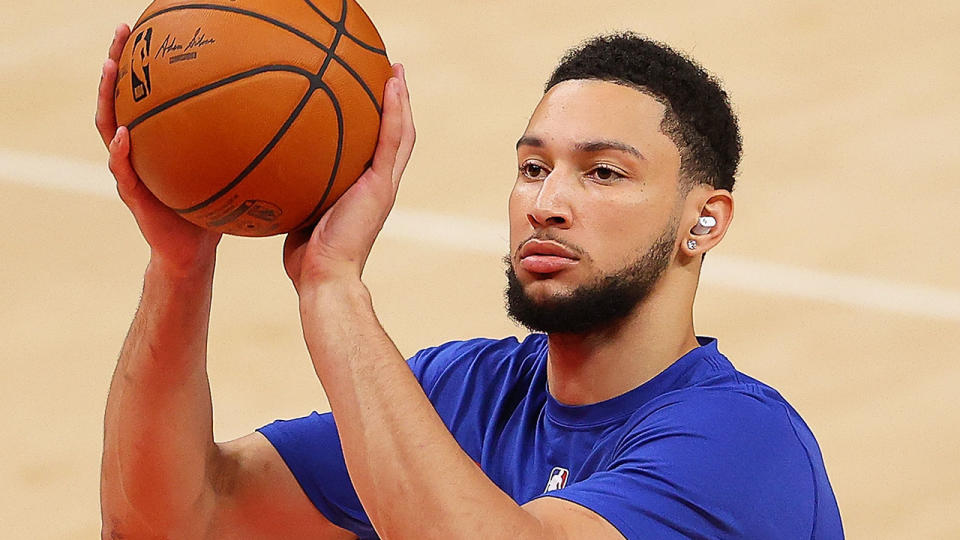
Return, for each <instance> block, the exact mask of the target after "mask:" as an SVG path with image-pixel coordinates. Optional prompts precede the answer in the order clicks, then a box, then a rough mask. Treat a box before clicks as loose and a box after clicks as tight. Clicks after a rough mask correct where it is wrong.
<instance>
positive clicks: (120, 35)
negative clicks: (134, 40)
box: [107, 24, 130, 62]
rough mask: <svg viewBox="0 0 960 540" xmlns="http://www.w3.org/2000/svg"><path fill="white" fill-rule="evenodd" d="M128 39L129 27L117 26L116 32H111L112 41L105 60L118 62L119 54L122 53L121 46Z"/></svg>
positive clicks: (124, 25)
mask: <svg viewBox="0 0 960 540" xmlns="http://www.w3.org/2000/svg"><path fill="white" fill-rule="evenodd" d="M128 39H130V27H129V26H127V25H126V24H120V25H118V26H117V28H116V30H114V31H113V41H112V42H111V43H110V51H109V52H108V53H107V58H109V59H111V60H113V61H114V62H119V61H120V53H122V52H123V46H124V45H126V44H127V40H128Z"/></svg>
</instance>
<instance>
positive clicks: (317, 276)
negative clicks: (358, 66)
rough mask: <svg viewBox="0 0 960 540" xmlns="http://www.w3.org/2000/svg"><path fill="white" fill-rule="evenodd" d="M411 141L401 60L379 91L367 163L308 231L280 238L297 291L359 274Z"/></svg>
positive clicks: (392, 196)
mask: <svg viewBox="0 0 960 540" xmlns="http://www.w3.org/2000/svg"><path fill="white" fill-rule="evenodd" d="M415 140H416V131H415V129H414V126H413V114H412V112H411V110H410V93H409V91H408V89H407V83H406V77H405V72H404V69H403V66H402V65H400V64H394V65H393V76H392V77H391V78H390V79H389V80H388V81H387V85H386V88H385V90H384V94H383V116H382V118H381V120H380V137H379V140H378V141H377V149H376V152H375V153H374V156H373V162H372V165H371V166H370V168H368V169H367V170H366V171H365V172H364V173H363V175H361V176H360V178H359V179H358V180H357V181H356V183H354V184H353V185H352V186H350V188H349V189H348V190H347V191H346V192H345V193H344V194H343V195H342V196H341V197H340V199H339V200H337V202H336V203H334V205H333V206H331V207H330V208H329V209H328V210H327V211H326V213H325V214H324V215H323V217H322V218H321V219H320V222H319V223H317V225H316V227H314V228H313V230H312V231H311V230H310V229H304V230H302V231H296V232H292V233H290V234H289V235H287V239H286V241H285V242H284V245H283V264H284V268H286V271H287V276H289V277H290V280H291V281H293V286H294V288H296V290H297V292H298V293H299V294H301V295H302V294H303V291H304V289H305V288H307V287H310V286H313V285H317V284H319V283H322V282H324V281H333V280H337V279H342V278H348V279H357V280H359V279H360V275H361V274H362V273H363V266H364V264H366V262H367V257H368V256H369V255H370V250H371V249H372V248H373V242H374V240H376V238H377V235H378V234H379V233H380V229H381V228H382V227H383V224H384V222H385V221H386V219H387V215H389V214H390V210H391V209H392V208H393V203H394V201H395V200H396V197H397V188H398V187H399V186H400V177H401V176H402V175H403V170H404V169H405V168H406V166H407V162H408V161H409V160H410V154H411V153H412V152H413V144H414V141H415Z"/></svg>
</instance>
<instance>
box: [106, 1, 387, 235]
mask: <svg viewBox="0 0 960 540" xmlns="http://www.w3.org/2000/svg"><path fill="white" fill-rule="evenodd" d="M390 73H391V71H390V63H389V61H388V60H387V54H386V51H385V49H384V45H383V41H382V40H381V38H380V35H379V34H378V33H377V30H376V28H375V27H374V25H373V23H372V22H371V21H370V19H369V18H368V17H367V15H366V14H365V13H364V12H363V10H362V9H361V8H360V6H359V5H357V3H356V2H355V1H354V0H304V1H293V0H206V1H204V2H203V3H200V2H189V1H186V2H185V1H182V0H181V1H174V0H158V1H156V2H153V3H152V4H151V5H150V6H149V7H148V8H147V9H146V11H144V13H143V14H142V15H141V16H140V18H139V19H138V20H137V22H136V24H135V25H134V26H133V29H132V33H131V35H130V39H129V40H128V41H127V43H126V45H125V47H124V50H123V53H122V55H121V57H120V62H119V72H118V75H117V86H116V92H115V97H116V114H117V122H118V124H119V125H124V126H127V128H128V129H129V131H130V159H131V161H132V163H133V167H134V169H135V170H136V171H137V174H138V175H139V176H140V178H141V180H142V181H143V182H144V184H145V185H146V186H147V188H148V189H150V191H151V192H153V194H154V195H156V197H157V198H158V199H160V201H161V202H163V203H164V204H165V205H167V206H169V207H170V208H172V209H173V210H175V211H176V212H177V213H178V214H180V215H181V216H183V217H184V218H185V219H187V220H189V221H191V222H193V223H195V224H197V225H199V226H201V227H205V228H207V229H212V230H216V231H220V232H223V233H227V234H235V235H242V236H270V235H274V234H281V233H285V232H289V231H293V230H297V229H301V228H304V227H307V226H310V225H312V224H314V223H316V222H317V220H319V218H320V216H321V215H322V214H323V212H324V211H325V210H326V209H327V208H329V207H330V206H331V205H332V204H333V203H334V202H335V201H336V200H337V198H338V197H339V196H340V195H341V194H342V193H343V192H344V191H346V189H347V188H348V187H350V185H351V184H352V183H353V182H354V181H355V180H356V179H357V178H358V177H359V176H360V175H361V174H362V173H363V171H364V169H365V168H366V167H367V165H368V163H369V162H370V160H371V159H372V157H373V152H374V149H375V147H376V143H377V136H378V133H379V127H380V112H381V105H382V102H383V91H384V85H385V84H386V81H387V80H388V79H389V77H390Z"/></svg>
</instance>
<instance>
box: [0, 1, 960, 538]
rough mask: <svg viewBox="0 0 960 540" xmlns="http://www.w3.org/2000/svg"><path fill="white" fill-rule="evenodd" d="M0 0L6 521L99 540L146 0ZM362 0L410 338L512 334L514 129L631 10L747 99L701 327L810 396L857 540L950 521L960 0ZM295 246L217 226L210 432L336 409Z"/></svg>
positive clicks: (0, 491) (129, 295)
mask: <svg viewBox="0 0 960 540" xmlns="http://www.w3.org/2000/svg"><path fill="white" fill-rule="evenodd" d="M2 2H3V9H2V12H3V14H4V15H3V17H2V18H0V201H2V211H0V300H2V303H0V367H2V369H3V376H2V379H0V381H2V382H0V407H2V411H3V417H4V419H5V420H4V422H5V429H4V432H5V442H4V443H3V452H2V455H3V459H0V478H2V482H0V486H2V487H0V522H2V523H4V527H3V529H4V532H3V533H0V536H3V537H8V538H38V539H44V538H70V539H72V538H78V539H79V538H95V537H97V535H98V534H99V532H98V531H99V503H98V474H99V454H100V448H101V440H102V414H103V407H104V403H105V399H106V393H107V386H108V383H109V379H110V376H111V373H112V371H113V368H114V365H115V361H116V355H117V353H118V351H119V348H120V344H121V342H122V340H123V338H124V335H125V333H126V330H127V327H128V325H129V322H130V319H131V317H132V316H133V313H134V310H135V308H136V305H137V301H138V298H139V292H140V285H141V279H142V275H143V269H144V266H145V264H146V261H147V257H148V251H147V248H146V245H145V244H144V243H143V241H142V240H141V238H140V236H139V233H138V231H137V228H136V226H135V224H134V222H133V220H132V218H131V217H130V215H129V214H128V213H127V211H126V209H125V208H124V206H123V205H122V204H121V203H120V201H119V199H117V198H116V196H115V192H114V187H113V180H112V177H111V176H110V174H109V172H108V171H107V168H106V156H107V154H106V151H105V150H104V148H103V147H102V145H101V142H100V140H99V138H98V136H97V134H96V131H95V129H94V126H93V115H94V109H95V99H94V98H95V92H96V86H97V81H98V78H99V73H100V66H101V64H102V62H103V60H104V58H105V57H106V51H107V47H108V45H109V42H110V38H111V36H112V33H113V28H114V27H115V25H116V24H117V23H118V22H122V21H125V22H133V21H134V20H135V19H136V17H137V16H138V14H139V13H140V11H141V10H142V9H143V8H144V7H145V2H143V1H141V0H103V1H100V2H95V3H88V2H67V1H64V0H52V1H49V2H13V1H11V0H2ZM361 4H362V5H363V7H364V8H365V9H366V11H367V12H368V14H369V15H370V16H371V18H372V19H373V20H374V22H375V23H376V24H377V26H378V27H379V30H380V32H381V34H382V36H383V38H384V41H385V42H386V44H387V48H388V51H389V53H390V57H391V59H392V60H394V61H403V62H404V63H405V64H406V66H407V69H408V73H409V77H408V78H409V84H410V87H411V90H412V94H413V100H414V110H415V115H416V120H417V127H418V133H419V139H418V147H417V150H416V152H415V154H414V157H413V161H412V162H411V164H410V167H409V168H408V170H407V174H406V176H405V179H404V183H403V186H402V188H401V192H400V196H399V201H398V203H397V208H396V211H395V213H394V215H393V216H392V217H391V219H390V221H389V222H388V224H387V227H386V229H385V231H384V234H383V235H382V237H381V239H380V240H379V242H378V244H377V246H376V248H375V250H374V253H373V256H372V258H371V261H370V264H369V265H368V268H367V272H366V276H365V278H366V281H367V283H368V284H369V286H370V288H371V289H372V292H373V297H374V300H375V305H376V309H377V311H378V314H379V316H380V318H381V320H382V321H383V324H384V326H385V327H386V329H387V331H388V332H389V333H390V334H391V336H392V337H393V338H394V340H395V341H396V343H397V344H398V346H399V347H400V349H401V351H402V352H403V353H404V354H407V355H409V354H412V353H413V352H415V351H416V350H418V349H419V348H422V347H427V346H432V345H436V344H438V343H441V342H444V341H447V340H452V339H460V338H469V337H476V336H490V337H502V336H506V335H510V334H518V335H522V334H523V333H524V332H523V330H522V329H520V328H517V327H516V326H514V325H513V324H512V323H511V322H510V321H509V320H508V319H507V318H506V316H505V314H504V309H503V300H502V290H503V285H504V282H505V280H504V278H503V267H502V264H501V262H500V258H501V257H502V255H503V254H504V253H505V252H506V250H507V227H506V223H507V221H506V219H507V216H506V198H507V195H508V193H509V191H510V188H511V186H512V183H513V179H514V178H515V175H516V162H515V153H514V150H513V146H514V143H515V142H516V140H517V138H518V137H519V135H520V134H521V133H522V131H523V129H524V127H525V125H526V121H527V119H528V117H529V114H530V112H531V111H532V110H533V108H534V106H535V105H536V104H537V101H538V100H539V98H540V96H541V91H542V85H543V82H544V81H545V80H546V78H547V76H548V75H549V73H550V71H551V70H552V68H553V66H554V65H555V64H556V62H557V60H558V59H559V57H560V56H561V55H562V53H563V52H564V50H565V49H567V48H568V47H570V46H572V45H575V44H577V43H578V42H579V41H581V40H582V39H584V38H587V37H589V36H591V35H594V34H596V33H598V32H606V31H610V30H615V29H632V30H636V31H638V32H641V33H644V34H647V35H649V36H651V37H653V38H656V39H659V40H662V41H665V42H667V43H669V44H671V45H672V46H674V47H676V48H678V49H680V50H682V51H684V52H687V53H689V54H690V55H692V56H693V57H695V58H696V59H697V60H699V61H700V62H701V63H702V64H703V65H704V66H705V67H706V68H707V69H708V70H710V71H712V72H713V73H715V74H716V75H717V76H718V77H719V78H720V79H722V80H723V82H724V84H725V86H726V88H727V90H728V92H729V94H730V96H731V99H732V101H733V103H734V106H735V108H736V110H737V112H738V113H739V115H740V121H741V126H742V130H743V138H744V148H745V153H744V160H743V166H742V169H741V173H740V176H739V180H738V187H737V190H736V192H735V195H736V200H737V214H736V219H735V220H734V225H733V228H732V230H731V232H730V233H729V234H728V235H727V238H726V240H725V241H724V243H723V244H722V245H721V246H720V247H719V248H718V249H716V250H715V251H714V252H712V253H711V256H710V257H708V258H707V259H706V263H705V267H704V275H703V280H702V284H701V288H700V294H699V300H698V303H697V307H696V322H697V331H698V333H700V334H705V335H713V336H717V337H719V338H720V347H721V350H723V351H724V352H725V353H726V354H727V355H728V356H729V357H730V358H731V359H732V361H733V362H734V363H735V364H736V365H737V366H738V367H739V368H740V369H741V370H742V371H744V372H746V373H748V374H750V375H752V376H754V377H757V378H759V379H761V380H764V381H765V382H767V383H769V384H771V385H773V386H774V387H776V388H778V389H779V390H780V391H781V392H782V393H783V395H784V396H786V398H787V399H788V400H790V401H791V402H792V403H793V405H794V406H795V407H796V408H797V409H798V410H799V411H800V413H801V414H802V415H803V416H804V418H805V419H806V421H807V423H808V424H809V425H810V427H811V428H812V429H813V431H814V433H815V434H816V435H817V437H818V439H819V441H820V445H821V448H822V450H823V454H824V457H825V461H826V465H827V470H828V473H829V475H830V478H831V481H832V483H833V486H834V489H835V491H836V494H837V498H838V500H839V504H840V510H841V513H842V515H843V519H844V523H845V526H846V530H847V534H848V536H849V537H850V538H871V539H886V538H889V539H893V538H958V537H960V513H958V512H957V511H956V509H957V508H958V507H960V467H958V466H957V456H958V454H957V448H958V447H960V430H958V421H960V399H958V397H957V393H958V392H957V384H958V383H960V363H958V362H957V360H956V359H957V354H958V353H957V351H958V348H960V271H958V269H960V250H958V249H957V243H958V240H960V235H958V234H957V223H958V221H957V218H956V214H954V213H951V210H953V209H954V208H955V207H956V203H957V201H958V200H960V183H958V182H957V175H958V173H960V155H958V150H957V148H958V143H960V137H958V135H960V134H958V127H957V126H958V125H960V114H958V108H957V104H956V96H957V95H958V94H960V75H958V72H957V70H956V51H957V50H960V33H958V32H957V28H958V23H960V4H958V3H956V2H914V3H911V4H910V6H909V7H908V6H907V5H906V4H898V3H886V2H760V1H744V2H735V3H729V2H728V3H706V2H693V1H677V0H671V1H662V2H637V1H630V2H626V1H618V2H614V1H603V0H596V1H593V2H575V1H567V0H555V1H552V2H549V3H548V2H525V1H519V2H518V1H509V2H508V1H491V0H487V1H483V2H469V1H467V2H441V1H435V0H424V1H420V2H396V1H387V0H363V1H362V2H361ZM721 4H728V5H725V6H724V5H721ZM281 242H282V239H280V238H269V239H244V238H227V239H226V240H225V241H224V242H223V243H222V245H221V253H220V260H219V262H218V273H217V278H216V283H215V298H214V306H213V319H212V328H211V334H210V377H211V381H212V387H213V395H214V405H215V411H216V435H217V438H218V439H219V440H224V439H231V438H234V437H237V436H240V435H243V434H246V433H249V432H250V431H251V430H253V429H255V428H256V427H258V426H260V425H263V424H265V423H268V422H270V421H272V420H274V419H276V418H291V417H297V416H301V415H304V414H306V413H308V412H310V411H312V410H325V409H326V407H327V403H326V401H325V399H324V396H323V390H322V388H321V387H320V385H319V383H318V382H317V380H316V377H315V375H314V374H313V370H312V367H311V365H310V361H309V358H308V357H307V354H306V350H305V347H304V345H303V342H302V338H301V335H300V325H299V320H298V316H297V304H296V299H295V295H294V293H293V290H292V288H291V287H290V286H289V284H288V283H287V281H286V277H285V275H284V273H283V269H282V266H281V260H280V249H281ZM171 421H176V419H174V418H171ZM8 535H9V536H8Z"/></svg>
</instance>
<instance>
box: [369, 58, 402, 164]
mask: <svg viewBox="0 0 960 540" xmlns="http://www.w3.org/2000/svg"><path fill="white" fill-rule="evenodd" d="M399 85H400V81H399V80H398V79H396V78H395V77H391V78H390V79H389V80H388V81H387V86H386V89H385V90H384V93H383V115H382V117H381V119H380V137H379V140H378V141H377V150H376V152H375V153H374V154H373V164H372V165H371V167H370V168H371V169H372V171H373V173H374V174H376V175H378V176H381V177H383V178H392V176H393V168H394V165H396V163H397V150H398V149H399V147H400V138H401V135H402V129H403V120H402V114H403V111H402V109H401V105H400V96H399V91H398V87H399Z"/></svg>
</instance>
